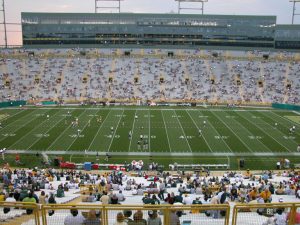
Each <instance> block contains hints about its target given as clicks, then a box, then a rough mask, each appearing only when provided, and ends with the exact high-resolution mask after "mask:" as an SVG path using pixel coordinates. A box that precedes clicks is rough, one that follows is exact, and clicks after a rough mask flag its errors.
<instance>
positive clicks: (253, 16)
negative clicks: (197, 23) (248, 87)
mask: <svg viewBox="0 0 300 225" xmlns="http://www.w3.org/2000/svg"><path fill="white" fill-rule="evenodd" d="M21 15H22V16H26V15H36V16H43V15H52V16H53V15H60V16H61V15H97V16H100V17H101V16H103V15H110V16H112V17H118V16H163V17H166V18H168V17H170V18H174V17H180V18H190V17H197V18H199V17H202V18H211V17H217V18H232V17H234V18H261V19H263V18H266V19H271V18H272V19H276V18H277V16H275V15H222V14H204V15H201V14H173V13H69V12H68V13H64V12H21Z"/></svg>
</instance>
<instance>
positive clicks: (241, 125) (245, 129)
mask: <svg viewBox="0 0 300 225" xmlns="http://www.w3.org/2000/svg"><path fill="white" fill-rule="evenodd" d="M235 122H236V123H238V124H239V125H240V127H241V128H243V130H244V131H246V132H247V133H248V134H250V136H255V134H253V133H252V132H250V131H249V130H248V129H247V128H246V127H244V125H243V124H241V123H240V122H239V121H237V120H235ZM255 140H257V141H258V142H259V143H261V144H262V145H263V146H265V147H266V149H267V150H269V151H270V152H273V151H272V150H271V149H269V147H268V146H266V145H265V144H264V143H263V142H262V141H261V140H259V139H255Z"/></svg>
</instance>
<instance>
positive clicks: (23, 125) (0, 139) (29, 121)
mask: <svg viewBox="0 0 300 225" xmlns="http://www.w3.org/2000/svg"><path fill="white" fill-rule="evenodd" d="M47 111H49V110H47ZM34 112H35V111H34ZM29 114H31V113H29ZM34 119H36V117H35V116H33V117H32V119H31V120H28V121H27V122H26V123H23V124H22V126H20V127H18V128H17V129H15V130H13V131H10V130H9V131H8V132H17V131H18V130H20V129H21V128H23V127H25V126H26V125H27V124H29V123H31V122H32V121H33V120H34ZM16 121H18V120H16ZM16 121H14V122H16ZM14 122H12V123H14ZM12 123H10V124H9V126H10V125H11V124H12ZM7 127H8V126H7ZM4 129H5V127H4ZM4 129H3V130H4ZM3 130H1V133H5V132H6V131H3ZM4 138H6V137H5V136H4V137H3V138H0V141H2V140H3V139H4Z"/></svg>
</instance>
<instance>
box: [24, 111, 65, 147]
mask: <svg viewBox="0 0 300 225" xmlns="http://www.w3.org/2000/svg"><path fill="white" fill-rule="evenodd" d="M58 112H60V111H58ZM64 119H65V117H62V119H60V120H58V121H57V122H56V123H55V124H54V125H53V126H51V127H50V128H49V129H48V130H47V131H46V133H48V132H49V131H50V130H51V129H52V128H54V127H55V126H56V124H58V123H59V122H61V121H62V120H64ZM24 137H26V136H24ZM42 138H43V137H40V138H38V139H37V140H35V141H34V142H33V143H32V144H31V145H30V146H29V147H28V148H27V150H30V148H31V147H32V146H33V145H34V144H35V143H37V142H38V141H39V140H41V139H42Z"/></svg>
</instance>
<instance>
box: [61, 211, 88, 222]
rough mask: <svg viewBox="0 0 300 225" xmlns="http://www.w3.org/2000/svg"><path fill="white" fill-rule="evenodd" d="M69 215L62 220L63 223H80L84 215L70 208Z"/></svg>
mask: <svg viewBox="0 0 300 225" xmlns="http://www.w3.org/2000/svg"><path fill="white" fill-rule="evenodd" d="M70 213H71V215H68V216H67V217H66V218H65V220H64V225H82V224H83V222H84V220H85V219H84V217H83V216H82V215H81V214H79V213H78V210H77V209H71V210H70Z"/></svg>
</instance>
